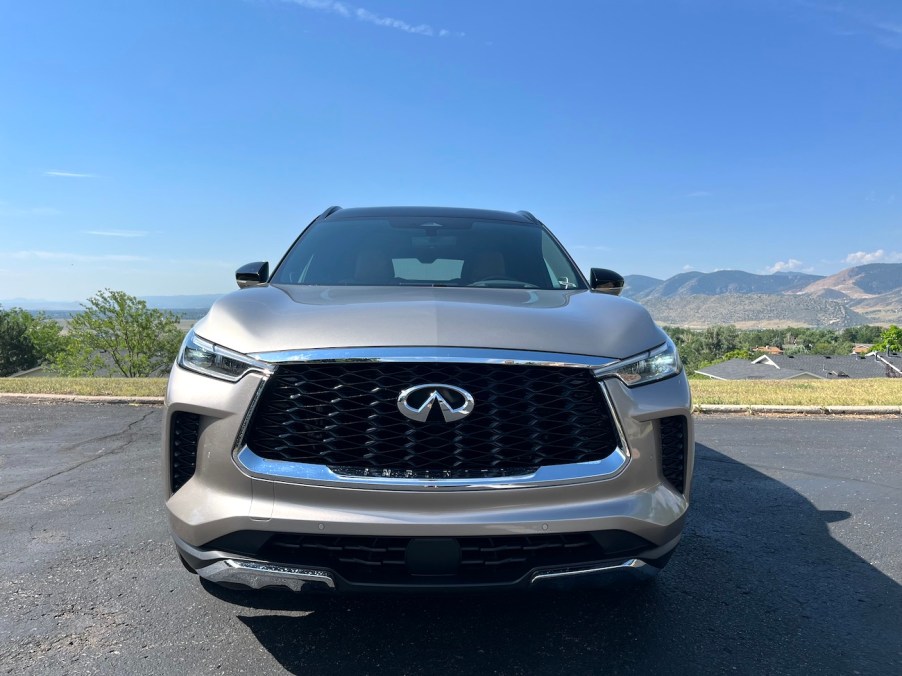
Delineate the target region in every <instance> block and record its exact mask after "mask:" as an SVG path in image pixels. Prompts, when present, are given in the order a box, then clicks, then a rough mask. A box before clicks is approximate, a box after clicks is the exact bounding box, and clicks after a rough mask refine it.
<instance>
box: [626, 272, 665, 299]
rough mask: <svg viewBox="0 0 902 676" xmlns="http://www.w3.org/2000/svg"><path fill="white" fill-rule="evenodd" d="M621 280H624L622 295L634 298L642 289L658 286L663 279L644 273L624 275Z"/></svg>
mask: <svg viewBox="0 0 902 676" xmlns="http://www.w3.org/2000/svg"><path fill="white" fill-rule="evenodd" d="M623 281H624V282H626V284H625V286H624V287H623V295H624V296H626V297H627V298H635V297H636V296H637V295H639V294H641V293H642V292H643V291H647V290H648V289H651V288H654V287H656V286H658V285H659V284H660V283H661V282H663V281H664V280H663V279H658V278H657V277H647V276H645V275H626V276H625V277H624V278H623Z"/></svg>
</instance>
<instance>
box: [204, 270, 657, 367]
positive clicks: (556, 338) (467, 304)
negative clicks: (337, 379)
mask: <svg viewBox="0 0 902 676" xmlns="http://www.w3.org/2000/svg"><path fill="white" fill-rule="evenodd" d="M195 330H196V331H197V334H198V335H199V336H201V337H203V338H206V339H207V340H210V341H213V342H214V343H218V344H219V345H222V346H224V347H227V348H230V349H232V350H237V351H238V352H243V353H245V354H248V353H256V352H273V351H280V350H310V349H316V348H343V347H414V346H441V347H476V348H480V347H481V348H497V349H511V350H534V351H539V352H560V353H567V354H581V355H590V356H598V357H609V358H613V359H623V358H625V357H630V356H632V355H634V354H637V353H639V352H642V351H644V350H648V349H651V348H652V347H655V346H657V345H660V344H661V343H662V342H664V339H665V336H664V333H663V332H662V331H661V329H659V328H658V327H657V326H656V325H655V323H654V322H653V321H652V319H651V317H650V316H649V314H648V312H647V311H646V310H645V308H643V307H642V306H641V305H639V304H638V303H634V302H633V301H630V300H627V299H625V298H619V297H616V296H609V295H605V294H598V293H592V292H590V291H585V290H583V291H546V290H531V289H487V288H446V287H384V286H380V287H360V286H357V287H353V286H290V285H285V286H281V285H280V286H275V285H273V286H259V287H252V288H248V289H242V290H240V291H236V292H234V293H231V294H229V295H227V296H225V297H223V298H221V299H220V300H218V301H217V302H216V303H215V304H214V305H213V307H212V308H211V309H210V312H209V313H208V314H207V316H206V317H204V318H203V319H201V320H200V321H199V322H198V323H197V325H196V326H195Z"/></svg>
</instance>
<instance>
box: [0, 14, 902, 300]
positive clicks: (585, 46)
mask: <svg viewBox="0 0 902 676" xmlns="http://www.w3.org/2000/svg"><path fill="white" fill-rule="evenodd" d="M0 17H2V20H0V92H2V94H0V298H5V299H11V298H45V299H54V300H83V299H84V298H86V297H87V296H89V295H91V294H93V293H94V292H95V291H97V290H98V289H101V288H104V287H110V288H114V289H122V290H125V291H127V292H129V293H133V294H135V295H162V294H193V293H217V292H224V291H228V290H231V289H233V288H234V277H233V273H234V269H235V268H236V267H238V266H239V265H240V264H242V263H245V262H248V261H252V260H267V259H268V260H270V261H273V262H274V261H276V260H278V258H279V257H280V255H281V253H282V252H283V251H284V250H285V248H286V247H287V246H288V245H289V244H290V243H291V242H292V241H293V239H294V238H295V236H296V235H297V233H298V232H299V231H300V230H301V228H303V226H304V225H305V224H306V223H307V222H309V221H310V219H312V218H313V217H314V216H315V215H316V214H318V213H319V212H320V211H322V210H323V209H324V208H325V207H327V206H329V205H332V204H339V205H343V206H368V205H390V204H428V205H448V206H472V207H484V208H494V209H504V210H517V209H528V210H530V211H532V212H533V213H535V214H536V215H537V216H538V217H539V218H540V219H542V220H543V221H544V222H545V223H547V224H548V225H549V226H550V227H551V228H552V230H553V231H554V232H555V233H556V234H557V235H558V236H559V237H560V238H561V239H562V240H563V242H564V244H565V245H566V246H567V247H568V248H569V249H570V251H571V253H573V255H574V256H575V257H576V259H577V261H578V262H579V263H580V264H581V266H583V267H584V268H588V267H590V266H592V265H595V266H604V267H610V268H614V269H616V270H618V271H620V272H622V273H624V274H647V275H653V276H656V277H662V278H663V277H668V276H671V275H673V274H676V273H679V272H682V271H684V270H690V269H693V270H701V271H712V270H716V269H725V268H728V269H733V268H736V269H745V270H748V271H751V272H770V271H776V270H800V271H810V272H815V273H818V274H830V273H833V272H836V271H838V270H840V269H842V268H845V267H848V266H849V265H852V264H858V263H864V262H902V3H900V2H898V1H897V0H886V1H883V2H877V1H873V2H868V1H867V0H861V1H860V2H852V1H848V2H837V1H835V0H830V1H824V2H820V1H817V0H806V1H802V0H731V1H726V0H631V1H629V2H626V1H622V0H618V1H614V0H610V1H603V0H598V1H585V2H538V1H535V2H524V1H520V0H511V1H507V0H499V1H493V2H482V1H476V0H463V1H461V0H456V1H451V0H429V1H426V0H423V1H420V2H413V1H409V2H398V1H382V0H359V2H356V1H355V2H344V1H342V2H336V1H330V0H131V1H129V2H114V1H112V0H79V2H71V1H69V0H29V1H27V2H26V1H25V0H0Z"/></svg>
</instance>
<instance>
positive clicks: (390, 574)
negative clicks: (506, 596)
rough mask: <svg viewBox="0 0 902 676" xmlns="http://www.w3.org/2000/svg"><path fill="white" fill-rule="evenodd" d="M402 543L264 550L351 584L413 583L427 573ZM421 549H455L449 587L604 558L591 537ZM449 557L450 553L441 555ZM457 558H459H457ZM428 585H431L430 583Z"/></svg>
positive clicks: (286, 544)
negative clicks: (413, 569) (412, 561)
mask: <svg viewBox="0 0 902 676" xmlns="http://www.w3.org/2000/svg"><path fill="white" fill-rule="evenodd" d="M411 542H414V539H412V538H403V537H383V538H368V537H349V536H337V537H329V536H317V535H289V534H283V535H276V536H274V537H273V538H272V539H271V540H270V541H269V542H268V543H267V544H266V546H265V547H264V548H263V550H261V552H260V556H262V557H263V558H264V559H265V560H267V561H274V562H279V563H293V564H301V565H305V566H311V567H320V568H328V569H330V570H334V571H335V572H337V573H338V574H339V575H341V576H342V577H343V578H345V579H346V580H348V581H349V582H371V583H382V584H388V583H392V582H405V581H406V582H411V581H413V579H414V578H416V577H423V578H427V577H432V576H431V575H429V574H428V573H427V574H425V575H417V574H416V573H413V572H411V567H412V566H411V564H410V557H409V556H408V548H409V547H410V546H411ZM415 542H416V544H424V543H425V544H426V546H427V547H428V546H429V544H430V542H438V543H441V544H445V543H448V542H452V543H456V544H455V545H454V547H455V549H456V548H459V552H460V553H459V559H457V560H456V561H452V562H449V565H447V566H446V567H445V569H444V571H443V572H441V573H438V575H440V576H442V577H445V578H451V579H448V580H446V581H447V582H452V581H458V582H513V581H516V580H517V579H519V578H520V577H522V576H523V575H526V574H527V573H528V572H530V571H531V570H533V569H535V568H541V567H549V566H567V565H577V564H582V563H591V562H594V561H598V560H601V559H603V558H604V556H605V552H604V550H603V549H602V547H601V546H600V545H599V544H598V543H597V542H596V540H595V539H594V538H593V537H592V536H591V534H589V533H569V534H562V535H535V536H515V535H514V536H511V535H509V536H502V537H497V538H489V537H463V538H449V539H442V538H419V539H417V540H416V541H415ZM443 550H444V551H446V550H447V548H443V549H440V551H443ZM455 558H457V557H456V555H455ZM427 581H428V580H427Z"/></svg>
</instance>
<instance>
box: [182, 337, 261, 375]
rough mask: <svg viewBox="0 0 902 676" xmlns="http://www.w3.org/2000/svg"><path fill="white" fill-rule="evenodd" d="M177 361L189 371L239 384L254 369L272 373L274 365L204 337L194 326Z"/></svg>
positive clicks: (258, 371) (256, 371)
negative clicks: (197, 332) (199, 334)
mask: <svg viewBox="0 0 902 676" xmlns="http://www.w3.org/2000/svg"><path fill="white" fill-rule="evenodd" d="M177 363H178V365H179V366H181V367H182V368H184V369H187V370H189V371H194V372H195V373H200V374H201V375H205V376H209V377H211V378H217V379H219V380H227V381H228V382H230V383H236V382H238V381H239V380H241V379H242V378H243V377H244V376H246V375H247V374H248V373H252V372H254V373H260V374H262V375H264V376H270V375H272V373H273V367H272V365H271V364H268V363H266V362H265V361H261V360H259V359H254V358H253V357H249V356H248V355H246V354H241V353H240V352H235V351H234V350H230V349H228V348H226V347H223V346H222V345H217V344H216V343H212V342H210V341H209V340H205V339H204V338H201V337H200V336H198V335H197V334H196V333H195V332H194V329H191V330H190V331H189V332H188V335H186V336H185V340H184V341H183V342H182V347H181V348H180V349H179V356H178V359H177Z"/></svg>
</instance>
